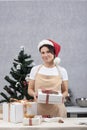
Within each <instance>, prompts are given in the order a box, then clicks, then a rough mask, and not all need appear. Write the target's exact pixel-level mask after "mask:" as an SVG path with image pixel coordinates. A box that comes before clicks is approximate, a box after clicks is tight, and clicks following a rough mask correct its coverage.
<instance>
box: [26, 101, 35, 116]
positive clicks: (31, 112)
mask: <svg viewBox="0 0 87 130" xmlns="http://www.w3.org/2000/svg"><path fill="white" fill-rule="evenodd" d="M26 107H27V109H26ZM25 109H26V114H28V115H37V103H36V102H29V105H27V106H25Z"/></svg>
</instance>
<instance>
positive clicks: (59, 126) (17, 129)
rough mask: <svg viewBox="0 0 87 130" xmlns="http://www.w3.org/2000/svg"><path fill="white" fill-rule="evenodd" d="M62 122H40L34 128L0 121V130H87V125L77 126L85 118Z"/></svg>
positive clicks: (68, 119)
mask: <svg viewBox="0 0 87 130" xmlns="http://www.w3.org/2000/svg"><path fill="white" fill-rule="evenodd" d="M63 120H64V123H58V122H42V123H41V124H40V125H36V126H23V124H22V123H18V124H14V123H10V122H5V121H3V120H0V130H87V124H84V125H80V124H79V122H87V118H66V119H63Z"/></svg>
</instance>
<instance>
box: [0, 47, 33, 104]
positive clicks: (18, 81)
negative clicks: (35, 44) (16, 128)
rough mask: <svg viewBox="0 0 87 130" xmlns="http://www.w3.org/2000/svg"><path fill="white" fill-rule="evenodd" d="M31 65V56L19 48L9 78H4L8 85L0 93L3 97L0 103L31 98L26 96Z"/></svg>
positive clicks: (22, 48)
mask: <svg viewBox="0 0 87 130" xmlns="http://www.w3.org/2000/svg"><path fill="white" fill-rule="evenodd" d="M33 63H34V62H33V60H32V59H31V55H27V54H25V53H24V47H23V46H21V50H20V52H19V54H18V57H17V59H15V58H14V61H13V67H11V70H10V76H5V78H4V79H5V80H6V81H7V82H8V84H9V85H5V86H4V88H3V89H4V91H5V92H1V93H0V96H1V97H3V98H2V99H1V101H0V103H2V102H10V101H11V99H18V100H22V99H24V98H25V99H27V100H30V99H32V98H33V97H31V96H30V95H29V94H28V80H29V73H30V71H31V68H32V67H33Z"/></svg>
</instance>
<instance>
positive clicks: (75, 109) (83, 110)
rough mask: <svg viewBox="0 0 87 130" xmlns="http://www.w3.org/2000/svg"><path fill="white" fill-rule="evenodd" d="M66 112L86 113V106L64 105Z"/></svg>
mask: <svg viewBox="0 0 87 130" xmlns="http://www.w3.org/2000/svg"><path fill="white" fill-rule="evenodd" d="M66 109H67V113H87V107H79V106H70V107H66Z"/></svg>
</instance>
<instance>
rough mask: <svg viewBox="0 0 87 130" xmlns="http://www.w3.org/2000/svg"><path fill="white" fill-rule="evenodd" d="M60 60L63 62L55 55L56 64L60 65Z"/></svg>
mask: <svg viewBox="0 0 87 130" xmlns="http://www.w3.org/2000/svg"><path fill="white" fill-rule="evenodd" d="M60 62H61V59H60V58H59V57H55V59H54V64H55V65H56V66H58V65H59V64H60Z"/></svg>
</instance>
